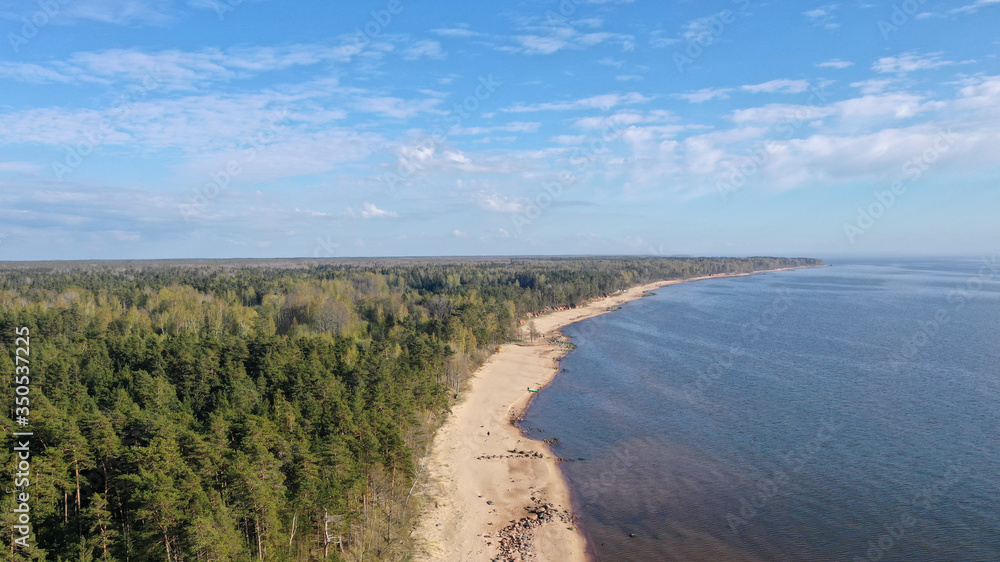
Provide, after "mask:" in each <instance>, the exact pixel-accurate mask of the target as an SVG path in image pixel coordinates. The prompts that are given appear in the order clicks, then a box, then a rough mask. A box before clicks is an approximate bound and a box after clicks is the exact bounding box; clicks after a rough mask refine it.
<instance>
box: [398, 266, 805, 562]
mask: <svg viewBox="0 0 1000 562" xmlns="http://www.w3.org/2000/svg"><path fill="white" fill-rule="evenodd" d="M806 267H824V266H806ZM790 269H803V268H781V269H772V270H764V271H756V272H753V273H738V274H719V275H713V276H703V277H694V278H689V279H673V280H668V281H658V282H654V283H648V284H645V285H640V286H636V287H632V288H630V289H627V290H625V291H623V292H620V293H616V294H614V295H611V296H609V297H606V298H603V299H598V300H594V301H591V302H589V303H587V304H586V305H584V306H581V307H578V308H574V309H568V310H558V311H554V312H550V313H547V314H545V315H542V316H539V317H537V318H534V319H533V320H534V322H535V325H536V326H537V328H538V331H539V332H540V333H541V334H542V336H541V337H540V339H539V341H538V342H537V343H533V344H527V343H523V342H519V343H510V344H506V345H504V346H502V347H501V348H500V350H499V351H498V352H497V353H495V354H493V355H492V356H491V357H490V358H489V360H488V361H487V362H486V364H484V365H483V366H482V367H481V368H480V369H479V370H478V371H477V372H476V373H475V374H474V375H473V376H472V378H471V379H470V381H469V387H468V390H467V391H466V392H465V396H464V399H463V400H462V401H461V402H460V403H459V404H457V405H456V406H455V407H454V408H453V410H452V415H451V416H449V418H448V420H447V421H446V422H445V423H444V425H443V426H442V427H441V428H440V429H439V430H438V432H437V434H436V435H435V437H434V443H433V445H432V447H431V452H430V454H429V455H428V457H427V460H426V463H427V464H426V468H425V471H426V474H427V478H426V480H425V482H424V483H422V485H421V487H422V491H423V493H424V494H425V495H427V496H429V501H427V502H426V504H425V509H424V512H423V513H422V514H421V516H420V520H419V522H418V524H417V527H416V529H415V530H414V532H415V535H416V537H417V539H418V544H419V546H418V551H417V552H416V555H415V559H416V560H446V561H460V560H520V559H523V557H524V556H528V557H534V559H538V560H565V561H567V562H584V561H588V560H592V554H591V553H590V552H589V551H588V548H587V543H586V539H585V536H584V533H583V532H582V531H581V530H580V529H579V527H578V526H577V525H576V524H575V523H574V520H573V516H572V513H573V506H572V503H571V494H570V490H569V484H568V482H567V481H566V479H565V477H564V475H563V474H562V471H561V469H560V467H559V461H558V460H557V458H556V457H555V456H553V455H552V453H551V451H550V450H549V448H548V446H547V445H546V444H545V443H544V442H541V441H535V440H533V439H530V438H527V437H525V436H524V435H522V434H521V432H520V430H519V428H518V427H517V426H516V422H517V420H518V419H519V418H520V415H521V414H522V413H523V412H524V411H525V410H526V409H527V407H528V406H529V405H530V402H531V398H532V397H533V396H534V393H532V392H529V391H528V390H527V388H537V389H541V388H542V387H544V386H547V385H548V384H549V383H550V382H551V381H552V379H553V378H554V377H555V375H556V374H557V373H558V371H559V366H558V360H559V358H561V357H562V356H563V355H565V354H566V353H568V352H569V349H568V348H567V346H565V345H563V344H562V342H564V341H565V337H564V336H563V335H562V332H561V329H562V328H564V327H566V326H569V325H570V324H574V323H576V322H579V321H581V320H585V319H587V318H592V317H594V316H598V315H600V314H604V313H606V312H610V311H613V310H617V307H619V306H620V305H623V304H625V303H627V302H630V301H632V300H635V299H637V298H641V297H642V296H644V295H645V294H646V293H647V292H649V291H652V290H654V289H658V288H660V287H664V286H667V285H675V284H679V283H687V282H693V281H700V280H704V279H718V278H722V277H739V276H746V275H756V274H760V273H769V272H774V271H785V270H790ZM539 505H548V506H551V507H549V508H548V510H547V514H548V515H549V517H548V518H547V521H545V522H544V523H542V524H539V523H538V522H537V521H536V520H535V519H536V515H537V514H536V515H532V514H531V513H529V511H528V508H532V509H533V510H534V509H537V506H539ZM541 519H545V518H544V517H543V518H541ZM522 539H527V546H521V545H523V544H524V543H523V542H522ZM511 545H518V546H519V550H517V549H515V551H512V550H511V548H512V546H511ZM512 552H513V555H512V554H511V553H512Z"/></svg>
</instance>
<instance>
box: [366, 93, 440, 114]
mask: <svg viewBox="0 0 1000 562" xmlns="http://www.w3.org/2000/svg"><path fill="white" fill-rule="evenodd" d="M440 103H441V100H440V99H424V100H404V99H400V98H396V97H392V96H375V97H370V98H362V99H359V100H357V101H355V102H354V104H353V105H354V108H355V109H358V110H360V111H366V112H369V113H381V114H382V115H385V116H387V117H394V118H397V119H406V118H409V117H413V116H415V115H419V114H421V113H441V111H440V110H438V109H436V107H437V106H438V105H440Z"/></svg>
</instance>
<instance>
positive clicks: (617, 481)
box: [522, 256, 1000, 562]
mask: <svg viewBox="0 0 1000 562" xmlns="http://www.w3.org/2000/svg"><path fill="white" fill-rule="evenodd" d="M995 259H996V260H998V261H994V260H995ZM565 332H566V333H567V335H569V336H571V337H572V338H573V339H574V343H576V344H577V346H578V347H577V349H575V350H574V351H572V352H571V353H570V354H569V355H567V356H566V357H565V358H564V359H563V361H562V367H563V369H564V371H565V372H564V373H561V374H560V375H559V376H557V377H556V379H555V381H554V382H553V384H552V385H550V386H549V387H548V388H546V389H545V390H543V391H542V392H541V393H540V394H539V395H538V397H537V398H536V400H535V401H534V402H533V404H532V406H531V408H530V409H529V411H528V412H527V415H526V418H525V420H524V422H523V424H522V429H524V430H525V432H526V433H528V434H529V435H532V436H533V437H537V438H558V441H557V442H556V443H555V446H554V452H555V453H556V454H557V455H559V456H560V457H563V458H565V459H581V458H582V459H583V460H575V461H574V462H566V463H563V464H562V465H561V466H562V468H563V470H564V472H565V474H566V476H567V477H568V478H569V480H570V483H571V487H572V490H573V494H574V502H575V503H576V507H577V509H578V512H579V513H580V515H581V517H580V523H581V528H583V529H584V531H585V533H586V534H587V536H588V540H589V542H590V543H591V545H592V547H593V549H594V554H595V556H596V557H597V559H598V560H615V561H618V560H717V561H727V560H781V561H786V560H796V561H797V560H845V561H856V560H886V561H887V560H899V561H916V560H935V561H940V560H948V561H965V560H968V561H977V562H980V561H987V560H1000V258H993V257H992V256H991V257H988V258H987V259H986V260H985V261H983V260H930V259H926V260H919V261H917V260H900V261H883V262H869V263H837V264H834V266H833V267H828V268H820V269H810V270H799V271H791V272H778V273H768V274H763V275H757V276H752V277H742V278H732V279H716V280H709V281H700V282H695V283H687V284H683V285H678V286H673V287H665V288H663V289H660V290H658V291H657V295H655V296H652V297H647V298H643V299H640V300H637V301H633V302H632V303H629V304H628V305H626V306H625V307H624V308H623V309H622V310H620V311H618V312H615V313H612V314H607V315H604V316H600V317H597V318H594V319H591V320H587V321H585V322H581V323H579V324H575V325H573V326H571V327H569V328H567V329H566V330H565ZM632 534H634V535H635V536H634V537H632V536H630V535H632Z"/></svg>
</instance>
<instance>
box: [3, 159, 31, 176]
mask: <svg viewBox="0 0 1000 562" xmlns="http://www.w3.org/2000/svg"><path fill="white" fill-rule="evenodd" d="M39 171H41V167H40V166H38V165H37V164H33V163H31V162H0V173H5V172H12V173H16V174H36V173H38V172H39Z"/></svg>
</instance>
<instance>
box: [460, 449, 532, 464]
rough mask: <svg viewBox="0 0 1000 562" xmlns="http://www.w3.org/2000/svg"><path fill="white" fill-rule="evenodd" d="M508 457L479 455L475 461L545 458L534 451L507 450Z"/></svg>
mask: <svg viewBox="0 0 1000 562" xmlns="http://www.w3.org/2000/svg"><path fill="white" fill-rule="evenodd" d="M507 452H508V453H510V454H509V455H479V456H478V457H476V459H477V460H481V461H485V460H490V459H518V458H521V459H541V458H545V455H543V454H541V453H538V452H535V451H520V450H517V449H508V450H507Z"/></svg>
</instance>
